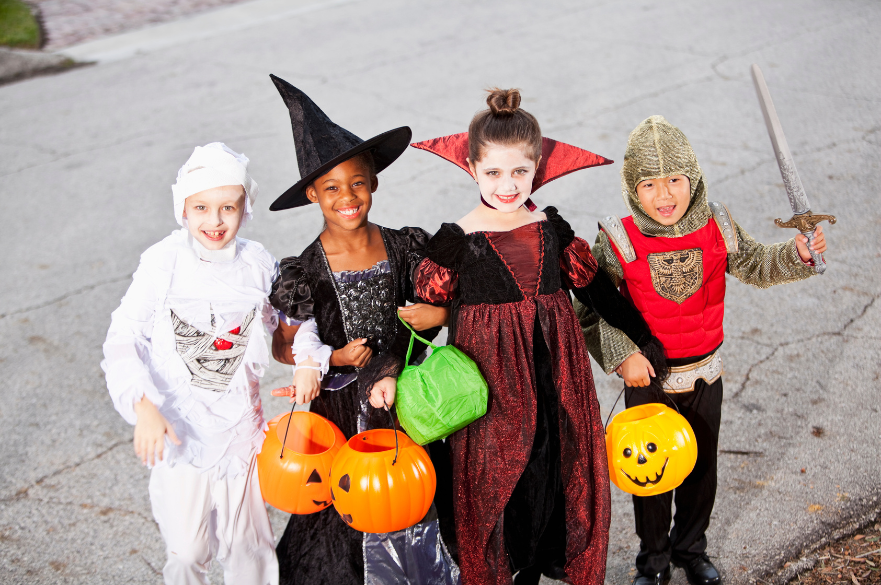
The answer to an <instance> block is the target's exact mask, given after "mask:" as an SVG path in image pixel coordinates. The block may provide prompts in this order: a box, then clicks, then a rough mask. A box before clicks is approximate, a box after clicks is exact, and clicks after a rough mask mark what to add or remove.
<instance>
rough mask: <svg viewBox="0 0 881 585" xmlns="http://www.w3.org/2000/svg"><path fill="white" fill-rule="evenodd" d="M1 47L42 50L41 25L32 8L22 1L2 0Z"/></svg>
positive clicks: (0, 11)
mask: <svg viewBox="0 0 881 585" xmlns="http://www.w3.org/2000/svg"><path fill="white" fill-rule="evenodd" d="M0 45H4V46H7V47H17V48H21V49H39V48H40V25H38V24H37V20H36V19H35V18H34V15H33V13H32V12H31V8H30V6H28V5H27V4H25V3H24V2H22V1H21V0H0Z"/></svg>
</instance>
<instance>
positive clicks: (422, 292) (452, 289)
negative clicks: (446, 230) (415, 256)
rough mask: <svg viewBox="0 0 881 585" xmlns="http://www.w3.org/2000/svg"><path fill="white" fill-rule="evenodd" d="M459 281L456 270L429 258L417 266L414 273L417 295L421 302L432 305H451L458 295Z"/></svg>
mask: <svg viewBox="0 0 881 585" xmlns="http://www.w3.org/2000/svg"><path fill="white" fill-rule="evenodd" d="M458 283H459V275H458V274H457V273H456V272H453V271H452V270H450V269H449V268H444V267H443V266H438V265H437V264H435V263H434V262H433V261H432V260H431V259H429V258H426V259H425V260H423V261H422V262H421V263H420V264H419V266H417V267H416V272H415V273H414V275H413V284H414V287H415V289H416V297H417V298H418V300H419V302H421V303H428V304H430V305H439V306H443V307H446V306H449V305H450V303H452V301H453V298H454V297H455V296H456V288H457V286H458Z"/></svg>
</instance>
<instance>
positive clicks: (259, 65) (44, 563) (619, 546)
mask: <svg viewBox="0 0 881 585" xmlns="http://www.w3.org/2000/svg"><path fill="white" fill-rule="evenodd" d="M879 25H881V5H879V4H878V3H877V2H874V1H872V0H839V1H838V2H834V3H829V2H822V1H820V0H804V1H797V2H793V1H789V0H740V1H738V2H734V1H730V0H720V1H717V2H712V3H708V2H703V1H701V0H690V1H687V0H683V1H671V2H664V3H658V2H650V1H645V0H644V1H634V2H627V3H622V2H584V1H576V0H561V1H558V2H554V3H542V4H538V3H529V2H524V1H507V2H501V1H486V2H480V3H473V2H459V1H448V2H443V3H441V2H433V3H429V2H420V3H413V2H403V1H399V0H373V1H354V0H352V1H337V2H317V1H315V0H299V1H297V0H286V1H283V2H282V1H280V0H257V1H256V2H249V3H243V4H237V5H234V6H231V7H227V8H223V9H220V10H215V11H212V12H209V13H205V14H203V15H198V16H194V17H191V18H188V19H186V20H182V21H176V22H172V23H168V24H164V25H160V26H157V27H154V28H148V29H143V30H140V31H135V32H132V33H127V34H124V35H119V36H116V37H108V38H105V39H99V40H94V41H91V42H89V43H84V44H81V45H78V46H75V47H72V48H70V49H69V50H68V54H69V55H70V56H72V57H75V58H77V59H79V60H88V61H97V62H98V65H96V66H93V67H86V68H79V69H75V70H72V71H70V72H68V73H65V74H62V75H57V76H52V77H39V78H34V79H30V80H27V81H23V82H19V83H14V84H10V85H6V86H4V87H0V127H2V129H3V130H2V134H0V176H2V179H3V180H2V184H0V194H2V199H0V201H2V205H3V207H4V216H5V217H6V218H7V220H6V223H5V226H6V227H5V229H4V230H3V233H2V236H0V238H2V239H0V243H2V247H3V250H4V251H5V252H4V254H3V255H2V257H0V268H2V274H3V275H4V278H3V279H2V280H0V368H2V373H3V378H4V379H5V380H6V381H7V382H6V384H5V386H4V388H3V390H2V400H0V469H2V470H3V472H2V474H0V566H2V567H3V569H2V571H0V582H2V583H64V584H74V583H76V584H80V583H138V584H140V583H145V584H146V583H159V582H160V581H161V578H160V576H159V571H160V570H161V567H162V565H163V562H164V553H163V546H162V541H161V538H160V536H159V533H158V530H157V528H156V525H155V524H154V522H153V520H152V516H151V513H150V507H149V502H148V498H147V478H148V472H147V471H146V470H145V469H143V468H142V467H140V466H139V465H138V463H137V461H136V460H135V458H134V456H133V453H132V447H131V428H130V427H129V426H128V425H126V424H125V423H124V422H123V421H122V419H121V418H120V417H119V416H118V415H117V414H116V412H115V411H114V410H113V408H112V406H111V403H110V400H109V398H108V396H107V392H106V389H105V387H104V381H103V375H102V372H101V369H100V367H99V365H98V364H99V362H100V360H101V357H102V356H101V343H102V341H103V339H104V335H105V333H106V329H107V326H108V324H109V319H110V313H111V311H112V310H113V309H114V308H115V307H116V306H117V304H118V302H119V299H120V298H121V297H122V295H123V294H124V292H125V290H126V287H127V286H128V284H129V282H130V275H131V273H132V272H133V271H134V269H135V268H136V266H137V263H138V258H139V255H140V253H141V252H142V251H143V250H144V249H146V248H147V247H148V246H149V245H151V244H153V243H154V242H156V241H158V240H159V239H161V238H162V237H164V236H165V235H167V234H168V233H169V232H171V231H172V230H173V229H175V228H176V224H175V223H174V220H173V218H172V206H171V193H170V189H169V186H170V184H171V183H172V182H173V180H174V177H175V175H176V171H177V169H178V167H179V166H180V165H181V164H182V163H183V162H184V161H185V160H186V158H187V157H188V155H189V153H190V152H191V151H192V148H193V146H195V145H196V144H204V143H206V142H210V141H214V140H222V141H224V142H226V143H227V144H229V145H230V146H231V147H233V148H235V149H237V150H239V151H244V152H245V153H247V155H248V156H249V157H251V159H252V161H253V166H252V172H253V176H254V177H255V178H256V180H257V181H258V182H259V183H260V187H261V196H260V199H259V200H258V205H257V213H256V217H255V220H254V222H253V223H251V224H250V225H249V226H248V228H247V229H246V230H244V232H243V234H242V235H243V236H245V237H249V238H253V239H255V240H258V241H261V242H263V243H264V244H265V245H266V246H267V248H268V249H269V250H270V251H272V252H273V253H274V254H275V255H276V256H277V257H279V258H280V257H283V256H286V255H290V254H295V253H298V252H299V251H300V250H302V249H303V247H305V246H306V245H307V244H308V243H309V242H310V241H311V240H312V239H313V238H314V237H315V236H316V235H317V234H318V232H319V230H320V228H321V217H320V214H319V211H318V210H317V209H304V210H299V211H288V212H281V213H270V212H269V211H268V210H267V207H268V205H269V203H270V202H271V201H272V200H273V199H274V197H276V196H277V195H278V194H280V193H281V192H282V191H284V190H285V189H286V188H287V187H289V186H290V185H291V184H293V183H294V182H295V181H296V180H297V178H298V171H297V165H296V162H295V156H294V145H293V141H292V139H291V130H290V126H289V120H288V116H287V111H286V109H285V108H284V106H283V105H282V102H281V99H280V98H279V97H278V95H277V93H276V91H275V89H274V88H273V86H272V84H271V82H270V81H269V78H268V74H269V73H275V74H276V75H279V76H281V77H283V78H285V79H287V80H289V81H291V82H292V83H294V84H295V85H297V86H299V87H301V88H303V89H304V90H305V91H306V92H307V93H308V94H309V95H310V96H311V97H312V98H313V99H314V100H315V101H316V102H317V103H318V104H319V105H320V106H321V107H322V108H323V109H324V110H325V111H326V112H327V113H328V114H329V115H330V117H331V118H332V119H333V120H334V121H336V122H338V123H340V124H341V125H342V126H344V127H346V128H347V129H350V130H351V131H353V132H355V133H356V134H358V135H359V136H362V137H369V136H372V135H374V134H377V133H379V132H382V131H384V130H387V129H389V128H392V127H395V126H399V125H401V124H409V125H410V126H412V127H413V129H414V139H417V140H421V139H426V138H430V137H433V136H438V135H442V134H449V133H453V132H460V131H463V130H464V129H465V128H466V127H467V124H468V121H469V120H470V118H471V116H472V114H473V113H474V112H475V111H477V110H478V109H480V108H481V107H482V106H483V95H484V94H483V93H482V89H483V88H486V87H489V86H501V87H511V86H515V87H520V88H521V89H522V92H523V96H524V100H523V106H524V107H525V108H526V109H528V110H529V111H531V112H532V113H534V114H535V115H536V116H537V117H538V119H539V121H540V122H541V124H542V128H543V131H544V133H545V134H546V135H548V136H551V137H553V138H556V139H559V140H563V141H565V142H570V143H573V144H577V145H579V146H582V147H585V148H588V149H590V150H593V151H595V152H598V153H600V154H603V155H605V156H608V157H610V158H613V159H615V160H618V161H620V159H621V158H622V156H623V153H624V146H625V144H626V139H627V135H628V133H629V132H630V130H631V129H633V127H635V126H636V124H637V123H639V122H640V121H641V120H642V119H644V118H646V117H648V116H649V115H652V114H663V115H665V116H666V117H667V118H668V119H669V120H670V121H671V122H672V123H674V124H676V125H678V126H679V127H680V128H682V129H683V130H684V132H685V133H686V135H688V137H689V138H690V140H691V142H692V144H693V145H694V147H695V150H696V151H697V154H698V157H699V159H700V161H701V163H702V166H703V169H704V172H705V174H706V177H707V180H708V184H709V192H710V199H711V200H717V201H722V202H724V203H726V204H727V205H728V207H729V209H730V210H731V213H732V215H733V217H734V218H735V220H737V221H738V222H740V223H741V225H743V226H744V227H745V228H746V229H747V231H749V232H750V233H751V234H752V235H753V236H754V237H756V239H758V240H759V241H763V242H769V243H770V242H775V241H779V240H782V239H786V238H789V237H792V233H791V232H788V231H783V230H780V229H778V228H776V227H775V226H774V224H773V219H774V218H775V217H783V218H788V217H789V215H790V212H789V209H788V205H787V201H786V197H785V194H784V191H783V188H782V181H781V179H780V174H779V172H778V170H777V168H776V165H775V162H774V158H773V152H772V150H771V146H770V143H769V140H768V137H767V134H766V131H765V128H764V123H763V120H762V115H761V112H760V110H759V107H758V104H757V101H756V97H755V92H754V90H753V87H752V82H751V79H750V76H749V65H750V64H751V63H758V64H759V65H760V66H761V67H762V68H763V70H764V72H765V77H766V79H767V81H768V85H769V87H770V90H771V92H772V95H773V96H774V99H775V102H776V104H777V108H778V110H779V113H780V116H781V120H782V123H783V126H784V128H785V129H786V132H787V138H788V139H789V143H790V145H791V147H792V149H793V152H794V155H795V157H796V160H797V164H798V167H799V170H800V172H801V174H802V178H803V180H804V182H805V184H806V186H807V189H808V192H809V194H810V196H811V198H812V203H813V204H814V210H815V211H817V212H825V213H834V214H836V215H837V216H838V223H837V224H836V225H835V226H831V227H828V228H826V229H827V234H828V236H827V238H828V240H829V242H830V249H829V252H828V254H827V259H828V261H829V270H828V271H827V273H826V275H824V276H822V277H814V278H811V279H810V280H808V281H805V282H801V283H797V284H793V285H789V286H785V287H776V288H772V289H769V290H764V291H762V290H757V289H753V288H751V287H748V286H745V285H742V284H740V283H737V282H736V281H733V280H730V281H729V285H730V286H729V289H728V296H727V312H726V318H725V327H726V333H727V335H726V342H725V346H724V353H723V355H724V359H725V385H726V397H725V404H724V408H723V424H722V431H721V438H720V449H721V451H722V453H721V455H720V468H719V472H720V473H719V491H718V496H717V503H716V508H715V511H714V515H713V520H712V523H711V526H710V528H709V531H708V537H709V543H710V544H709V553H710V555H711V557H712V558H713V561H714V562H715V563H717V565H718V566H719V567H720V568H721V570H722V572H723V574H724V577H725V582H726V583H729V584H741V583H742V584H746V583H774V582H779V581H780V579H782V577H779V576H777V572H778V571H779V570H781V568H782V567H783V565H784V563H785V562H787V561H790V560H792V559H796V558H797V557H798V556H799V555H800V553H802V552H803V551H804V550H806V549H810V548H811V547H813V546H815V544H816V543H817V542H819V541H821V540H823V539H825V538H829V536H830V535H832V534H834V533H835V531H836V530H840V529H842V527H846V526H853V525H858V524H860V523H861V522H865V521H867V519H868V518H870V517H873V514H874V512H873V511H874V510H875V509H877V508H878V506H879V496H881V485H879V480H878V470H879V465H878V455H879V441H881V415H879V412H878V410H879V404H878V386H879V379H881V343H879V341H881V334H879V330H881V303H878V302H876V301H877V299H878V297H879V294H881V271H879V269H878V260H879V257H881V249H879V245H878V241H879V239H881V212H879V209H878V205H877V196H876V192H877V183H878V181H877V177H878V175H879V171H881V156H879V155H881V144H879V141H881V140H879V129H881V123H879V119H881V116H879V113H881V104H879V101H881V100H879V97H878V96H879V93H881V92H879V90H881V87H879V85H881V81H879V80H881V64H879V60H878V59H877V56H878V55H879V54H881V41H879V36H878V35H877V30H878V28H879ZM619 169H620V164H618V163H616V164H615V165H612V166H609V167H602V168H599V169H592V170H589V171H586V172H581V173H576V174H573V175H570V176H568V177H566V178H563V179H560V180H559V181H556V182H554V183H553V184H551V185H548V186H547V187H545V188H544V189H542V191H541V192H539V194H538V197H537V202H538V203H539V204H540V205H546V204H553V205H556V206H557V207H558V208H559V209H560V211H561V213H562V215H563V216H564V217H566V218H568V219H569V220H570V222H571V223H572V224H573V226H574V228H575V230H576V232H577V233H578V234H579V235H581V236H582V237H585V238H586V239H587V240H588V241H593V238H594V237H595V235H596V231H597V227H596V224H597V220H598V219H599V218H601V217H602V216H604V215H606V214H609V213H615V214H619V215H624V214H625V208H624V206H623V204H622V201H621V199H620V185H619V176H618V171H619ZM476 201H477V194H476V191H475V189H474V187H473V184H472V183H471V182H470V181H469V179H468V177H467V175H466V174H465V173H463V172H462V171H460V170H458V169H456V168H454V167H453V166H451V165H449V164H448V163H445V162H443V161H441V160H440V159H439V158H437V157H433V156H431V155H429V154H427V153H424V152H417V151H415V150H412V151H411V152H409V153H407V154H405V155H404V156H403V157H402V158H401V159H400V161H399V162H397V163H395V165H393V166H392V167H391V168H389V169H388V170H387V171H385V172H383V174H382V175H381V181H380V189H379V192H378V195H377V198H376V201H375V206H374V208H373V212H372V216H371V219H372V220H374V221H376V222H377V223H380V224H383V225H388V226H401V225H421V226H423V227H425V228H426V229H428V230H431V231H434V230H436V229H437V228H438V227H439V226H440V223H441V222H442V221H454V220H456V219H458V218H459V217H461V216H462V215H464V213H466V212H467V211H468V210H470V209H471V208H472V207H473V206H474V205H475V203H476ZM594 370H595V372H596V378H597V386H598V393H599V397H600V401H601V403H602V405H603V407H604V410H605V411H606V412H607V411H608V409H609V408H611V406H612V403H613V402H614V400H615V396H616V395H617V392H618V390H619V382H618V381H617V380H616V379H613V378H608V377H606V376H604V375H603V374H602V373H601V372H600V371H599V370H598V368H594ZM287 379H288V370H287V369H286V368H285V367H282V366H279V365H277V364H276V365H274V366H272V367H271V368H270V369H269V371H268V373H267V377H266V380H265V384H264V396H265V405H266V411H267V414H268V415H270V416H271V415H274V414H276V413H277V412H280V411H281V410H283V409H284V408H285V407H286V401H283V400H279V399H272V398H271V397H270V396H269V390H270V389H272V388H273V387H275V386H280V385H284V384H286V383H287ZM273 518H274V522H275V525H276V527H277V529H278V533H277V534H278V535H279V536H280V534H281V532H280V530H281V528H282V527H283V525H284V522H285V518H284V516H283V515H282V514H278V513H274V515H273ZM637 549H638V541H637V539H636V537H635V535H634V531H633V518H632V511H631V506H630V501H629V498H628V497H627V496H626V495H625V494H623V493H622V492H619V491H617V490H616V489H614V488H613V521H612V528H611V534H610V550H609V560H608V573H607V575H608V576H607V582H608V583H610V584H616V585H618V584H623V583H629V581H630V579H631V576H632V573H631V567H632V562H633V557H634V555H635V553H636V551H637ZM328 562H332V560H330V559H329V560H328ZM213 577H214V579H215V582H220V581H218V580H217V579H218V573H217V571H216V570H215V571H214V572H213ZM672 582H673V583H674V585H679V584H682V583H684V582H685V579H684V575H683V573H682V572H681V571H679V570H677V571H676V572H675V573H674V578H673V581H672Z"/></svg>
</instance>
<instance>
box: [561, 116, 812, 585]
mask: <svg viewBox="0 0 881 585" xmlns="http://www.w3.org/2000/svg"><path fill="white" fill-rule="evenodd" d="M621 183H622V189H623V195H624V202H625V203H626V204H627V207H628V208H629V209H630V211H631V213H632V215H630V216H628V217H625V218H624V219H619V218H617V217H614V216H609V217H606V218H605V219H604V220H603V221H601V222H600V228H601V231H600V232H599V234H598V235H597V239H596V243H595V244H594V247H593V251H594V256H595V257H596V259H597V263H598V264H599V267H600V269H601V270H602V271H603V272H604V273H606V274H607V275H608V276H609V277H610V278H611V279H612V280H613V281H614V282H615V284H616V285H618V286H620V288H621V292H622V293H623V294H624V295H625V296H626V297H627V298H628V299H629V300H630V302H631V303H632V304H633V305H634V306H635V307H636V308H637V309H638V310H639V311H640V312H641V313H642V314H643V316H644V317H645V320H646V321H647V322H648V323H649V326H650V327H651V330H652V332H653V333H654V334H655V335H657V336H658V338H659V339H660V340H661V342H662V343H663V344H664V349H665V351H666V355H667V363H668V366H669V369H670V374H669V376H668V377H667V379H666V381H665V382H664V383H663V390H664V391H665V393H666V397H665V395H664V394H665V393H664V392H661V390H660V389H659V387H658V384H657V382H655V383H653V385H652V387H643V388H638V387H628V388H627V389H626V391H625V402H626V405H627V406H628V407H631V406H636V405H639V404H646V403H651V402H664V403H667V404H669V403H670V402H671V401H672V402H675V404H676V407H677V408H678V410H679V411H680V413H681V414H682V415H683V416H684V417H685V418H686V420H688V422H689V424H691V427H692V429H693V430H694V433H695V437H696V439H697V445H698V451H697V452H698V460H697V464H696V465H695V468H694V470H693V471H692V472H691V474H690V475H689V476H688V477H687V478H686V479H685V481H684V482H683V483H682V485H681V486H679V487H678V488H676V490H675V491H674V492H667V493H664V494H660V495H656V496H649V497H639V496H633V507H634V512H635V516H636V532H637V534H638V535H639V538H640V551H639V553H638V554H637V556H636V568H637V571H638V574H637V577H636V579H635V580H634V583H636V584H638V585H650V584H659V583H662V582H664V581H665V580H666V579H667V578H669V563H670V561H671V560H672V561H673V562H674V563H675V564H677V565H678V566H682V567H683V568H684V569H685V572H686V577H687V578H688V581H689V583H692V584H699V585H713V584H716V583H720V582H721V580H720V577H719V574H718V571H716V569H715V567H713V565H712V563H711V562H710V561H709V558H708V557H707V555H706V548H707V538H706V535H705V532H706V529H707V527H708V526H709V523H710V513H711V512H712V510H713V502H714V500H715V495H716V449H717V444H718V438H719V422H720V417H721V406H722V378H721V375H722V359H721V357H720V355H719V346H720V345H721V344H722V340H723V333H722V316H723V311H724V301H725V274H726V272H727V273H729V274H731V275H732V276H734V277H736V278H737V279H739V280H740V281H742V282H745V283H747V284H751V285H753V286H756V287H759V288H766V287H769V286H771V285H774V284H783V283H788V282H794V281H797V280H801V279H804V278H807V277H809V276H811V275H812V274H814V270H813V268H812V265H813V262H812V261H809V258H810V255H809V253H808V251H807V248H806V247H805V241H806V238H805V237H804V236H796V238H793V239H791V240H789V241H788V242H784V243H780V244H774V245H771V246H765V245H762V244H759V243H757V242H756V241H755V240H753V239H752V238H751V237H750V236H749V234H747V233H746V231H744V229H743V228H742V227H740V226H739V225H738V224H737V223H736V222H735V221H734V220H733V219H732V218H731V216H730V214H729V212H728V209H727V208H726V207H725V206H724V205H722V204H721V203H713V202H710V203H708V202H707V187H706V183H705V181H704V177H703V173H702V171H701V168H700V165H699V164H698V161H697V157H696V156H695V154H694V151H693V150H692V148H691V145H690V144H689V142H688V140H687V139H686V137H685V135H684V134H683V133H682V132H681V131H680V130H679V129H678V128H676V127H675V126H673V125H671V124H670V123H669V122H667V121H666V120H665V119H664V118H663V117H661V116H652V117H651V118H648V119H646V120H644V121H643V122H642V123H641V124H640V125H639V126H637V127H636V129H635V130H634V131H633V132H632V133H631V134H630V139H629V141H628V143H627V151H626V154H625V155H624V165H623V167H622V169H621ZM680 200H681V201H680ZM814 247H815V249H817V250H818V251H819V252H822V251H823V250H825V238H823V237H822V230H819V231H818V240H817V242H816V243H815V245H814ZM576 310H577V312H578V315H579V318H580V320H581V324H582V326H583V328H584V335H585V340H586V341H587V345H588V348H589V349H590V353H591V354H592V355H593V356H594V358H595V359H596V360H597V362H598V363H599V364H600V365H601V366H602V367H603V369H604V370H605V371H606V373H610V372H612V371H613V370H617V371H619V372H620V373H622V374H623V377H624V380H625V383H627V385H628V386H641V385H642V384H633V383H631V380H630V379H629V378H630V376H629V374H628V373H627V367H628V360H640V359H641V358H640V357H639V356H638V355H636V351H637V350H638V348H637V347H635V346H634V345H633V343H632V342H630V340H628V339H627V338H626V336H624V335H622V334H621V332H620V331H616V330H615V329H614V328H612V327H609V326H608V324H606V323H605V322H604V321H603V320H602V319H601V318H599V317H598V316H597V315H596V313H595V312H594V311H592V310H591V309H590V308H589V307H585V306H579V305H578V303H577V302H576ZM674 500H675V502H676V515H675V517H674V518H673V522H674V524H673V528H672V530H671V529H670V522H671V510H670V507H671V504H672V502H673V501H674Z"/></svg>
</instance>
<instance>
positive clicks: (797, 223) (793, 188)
mask: <svg viewBox="0 0 881 585" xmlns="http://www.w3.org/2000/svg"><path fill="white" fill-rule="evenodd" d="M752 73H753V82H754V83H755V85H756V93H757V94H758V95H759V104H761V106H762V114H764V116H765V126H767V127H768V135H769V136H770V137H771V145H772V146H773V147H774V154H775V155H776V156H777V166H779V167H780V174H781V175H782V176H783V185H784V187H785V188H786V194H787V195H788V196H789V206H790V207H792V213H793V214H794V215H793V216H792V217H791V218H790V220H789V221H782V220H781V219H780V218H777V219H775V220H774V223H775V224H777V227H788V228H791V227H794V228H796V229H797V230H798V231H800V232H801V233H802V234H804V235H805V236H807V238H808V251H809V252H810V253H811V258H812V259H813V260H814V270H815V271H816V273H817V274H823V273H824V272H826V262H825V261H824V260H823V256H822V255H821V254H818V253H817V252H814V251H813V250H811V244H812V243H813V242H814V228H816V227H817V224H818V223H820V222H821V221H823V220H827V219H828V220H829V223H835V221H836V220H835V216H834V215H821V214H817V215H814V214H813V213H811V204H810V203H809V202H808V195H807V193H805V188H804V186H803V185H802V184H801V179H800V178H799V176H798V171H796V170H795V161H794V160H793V159H792V153H791V152H790V151H789V145H788V144H787V143H786V137H785V136H784V135H783V127H782V126H781V125H780V118H778V117H777V110H775V109H774V102H772V101H771V94H770V93H769V92H768V86H767V85H765V78H764V76H763V75H762V70H761V69H759V66H758V65H755V64H753V66H752Z"/></svg>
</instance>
